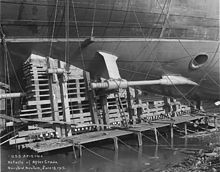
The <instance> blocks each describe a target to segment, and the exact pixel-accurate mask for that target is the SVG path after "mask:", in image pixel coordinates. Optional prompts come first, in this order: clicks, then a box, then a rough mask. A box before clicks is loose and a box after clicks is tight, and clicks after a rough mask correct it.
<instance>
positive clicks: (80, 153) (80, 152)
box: [78, 145, 82, 157]
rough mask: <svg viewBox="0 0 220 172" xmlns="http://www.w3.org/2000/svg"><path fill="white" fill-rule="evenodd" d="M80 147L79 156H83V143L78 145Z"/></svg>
mask: <svg viewBox="0 0 220 172" xmlns="http://www.w3.org/2000/svg"><path fill="white" fill-rule="evenodd" d="M78 148H79V157H82V145H78Z"/></svg>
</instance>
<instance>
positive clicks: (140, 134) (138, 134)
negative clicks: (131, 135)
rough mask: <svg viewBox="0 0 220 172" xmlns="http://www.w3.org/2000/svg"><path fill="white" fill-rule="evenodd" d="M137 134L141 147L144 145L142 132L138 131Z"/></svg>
mask: <svg viewBox="0 0 220 172" xmlns="http://www.w3.org/2000/svg"><path fill="white" fill-rule="evenodd" d="M137 136H138V146H139V147H141V146H142V144H143V143H142V133H141V132H138V133H137Z"/></svg>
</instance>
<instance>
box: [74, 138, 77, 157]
mask: <svg viewBox="0 0 220 172" xmlns="http://www.w3.org/2000/svg"><path fill="white" fill-rule="evenodd" d="M73 156H74V158H75V159H77V156H76V148H75V143H74V142H73Z"/></svg>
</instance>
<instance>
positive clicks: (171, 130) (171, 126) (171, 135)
mask: <svg viewBox="0 0 220 172" xmlns="http://www.w3.org/2000/svg"><path fill="white" fill-rule="evenodd" d="M170 137H171V148H173V124H170Z"/></svg>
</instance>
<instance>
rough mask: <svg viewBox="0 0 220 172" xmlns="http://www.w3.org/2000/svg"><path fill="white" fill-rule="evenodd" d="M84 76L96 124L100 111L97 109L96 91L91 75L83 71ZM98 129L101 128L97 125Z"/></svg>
mask: <svg viewBox="0 0 220 172" xmlns="http://www.w3.org/2000/svg"><path fill="white" fill-rule="evenodd" d="M83 75H84V78H85V82H86V89H87V93H88V97H89V101H90V103H89V104H90V112H91V114H92V120H93V123H95V124H97V125H98V124H99V121H98V111H97V105H96V101H95V96H96V95H95V91H94V90H92V89H91V87H90V82H91V81H90V75H89V73H88V72H85V71H84V72H83ZM97 130H99V127H97Z"/></svg>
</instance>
